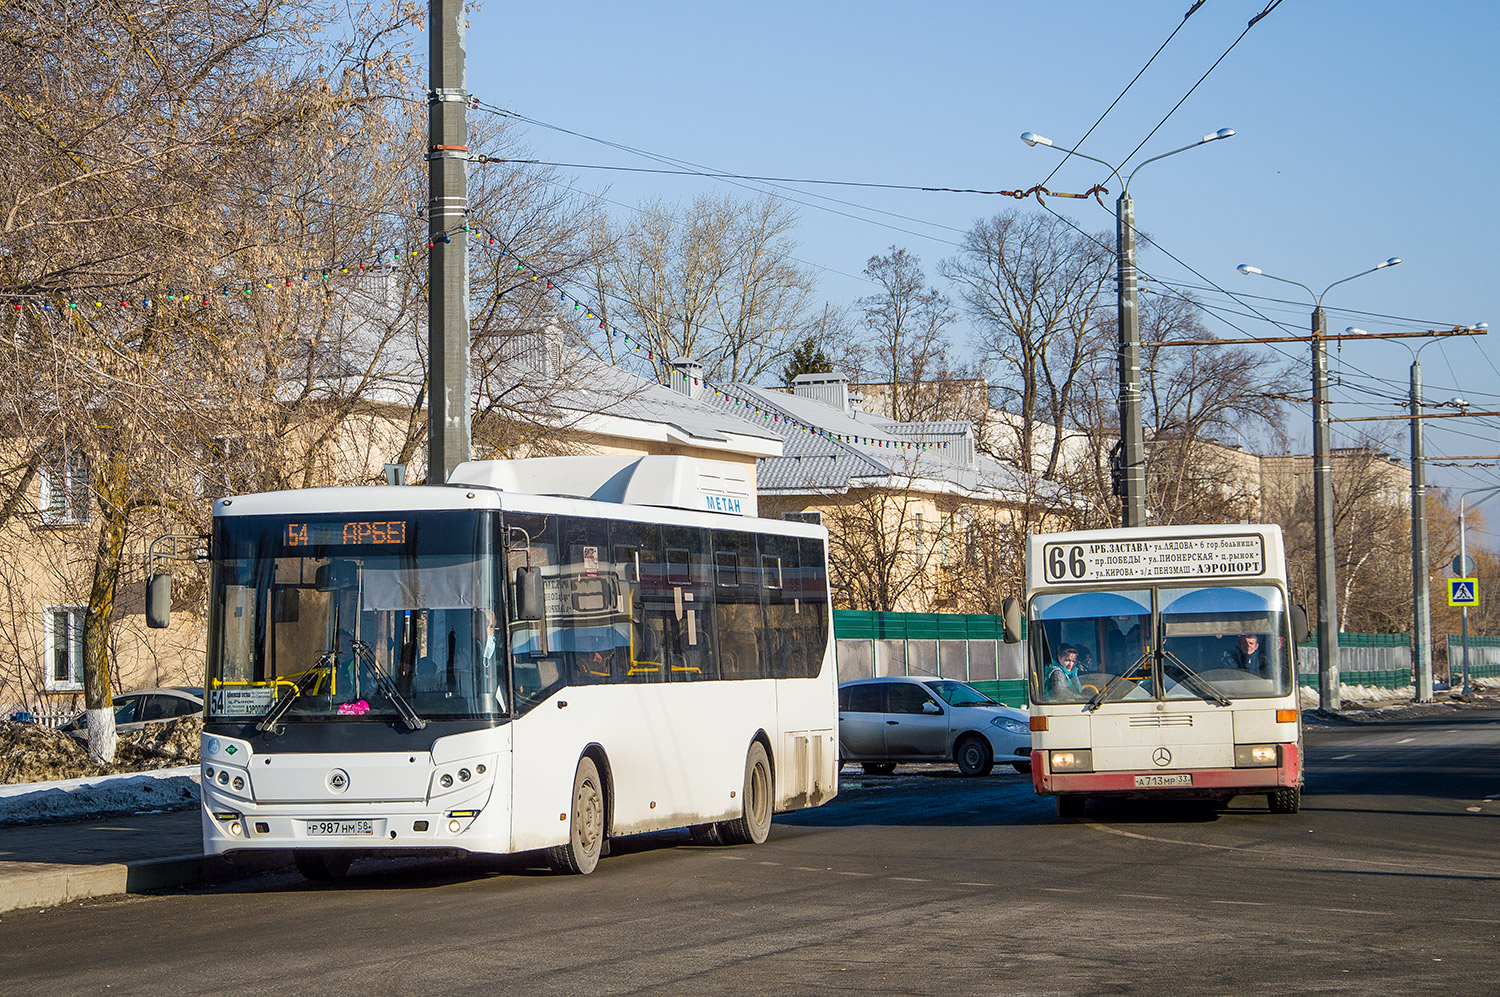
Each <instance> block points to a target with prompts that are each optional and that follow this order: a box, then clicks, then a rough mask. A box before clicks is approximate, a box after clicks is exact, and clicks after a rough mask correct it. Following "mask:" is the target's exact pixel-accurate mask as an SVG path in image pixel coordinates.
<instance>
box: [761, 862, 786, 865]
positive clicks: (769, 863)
mask: <svg viewBox="0 0 1500 997" xmlns="http://www.w3.org/2000/svg"><path fill="white" fill-rule="evenodd" d="M755 864H756V865H780V864H781V863H780V862H757V863H755Z"/></svg>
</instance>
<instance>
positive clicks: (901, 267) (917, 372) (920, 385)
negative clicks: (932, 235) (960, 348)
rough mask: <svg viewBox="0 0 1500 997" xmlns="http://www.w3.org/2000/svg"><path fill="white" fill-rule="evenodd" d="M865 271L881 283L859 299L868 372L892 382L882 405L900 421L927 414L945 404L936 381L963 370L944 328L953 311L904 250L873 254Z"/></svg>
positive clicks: (919, 264) (939, 381) (946, 300)
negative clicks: (874, 291) (877, 290)
mask: <svg viewBox="0 0 1500 997" xmlns="http://www.w3.org/2000/svg"><path fill="white" fill-rule="evenodd" d="M864 274H865V276H866V277H868V278H870V279H871V280H873V281H874V282H875V283H877V284H879V285H880V287H881V290H880V292H879V293H877V294H872V295H869V296H868V297H864V298H861V299H859V301H858V302H857V304H858V307H860V308H861V309H863V311H864V316H863V317H864V329H865V336H866V349H867V356H868V371H869V374H870V375H871V376H872V379H874V380H878V381H879V382H883V383H884V384H885V385H887V386H888V387H887V389H886V390H885V391H884V392H882V398H881V399H880V401H881V406H880V407H881V409H882V411H883V412H884V413H885V414H886V415H888V416H890V417H891V418H892V419H895V420H896V421H898V422H915V421H917V420H920V419H924V418H929V417H930V412H931V410H932V409H933V408H934V407H935V406H941V404H942V399H941V392H939V391H935V390H934V388H933V385H942V384H944V383H946V382H949V381H951V380H953V379H954V377H955V376H957V375H958V374H959V373H960V372H958V371H956V370H955V369H954V367H955V364H954V363H953V360H952V357H951V355H950V354H951V346H950V344H949V342H948V338H947V335H946V332H945V330H946V329H947V328H948V326H949V325H950V324H952V322H953V317H954V316H953V309H952V307H951V306H950V305H949V303H948V299H947V298H946V297H945V296H944V295H943V294H942V292H941V291H938V290H937V289H936V288H932V287H929V286H928V285H927V276H926V274H924V273H923V272H922V261H921V260H920V259H918V258H917V257H916V256H915V255H914V254H912V253H909V252H907V251H906V250H905V249H899V248H897V247H895V246H892V247H891V251H890V252H889V253H887V254H886V255H885V256H872V257H870V261H869V262H868V263H866V264H865V269H864Z"/></svg>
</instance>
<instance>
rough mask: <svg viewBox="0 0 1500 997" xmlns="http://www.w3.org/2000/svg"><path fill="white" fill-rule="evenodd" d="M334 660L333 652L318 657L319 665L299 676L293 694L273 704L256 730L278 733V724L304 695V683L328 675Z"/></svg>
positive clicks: (293, 684) (293, 685)
mask: <svg viewBox="0 0 1500 997" xmlns="http://www.w3.org/2000/svg"><path fill="white" fill-rule="evenodd" d="M332 658H333V652H332V651H327V652H325V653H324V654H322V655H320V656H319V657H318V663H317V664H316V665H313V666H312V667H311V668H309V669H308V670H307V671H305V672H303V673H302V674H301V675H300V676H298V678H297V681H295V682H293V683H292V692H291V694H290V695H288V696H285V697H283V698H281V699H278V700H276V702H275V703H273V704H271V708H270V709H269V710H267V711H266V712H265V715H264V716H262V717H261V718H260V722H259V723H257V724H256V725H255V729H256V730H259V731H269V732H270V733H273V734H274V733H276V724H277V722H279V721H280V720H281V718H282V717H284V716H286V711H287V710H290V709H291V708H292V703H293V702H295V701H296V699H297V697H298V696H300V695H302V683H304V682H306V681H308V679H309V678H312V677H320V676H323V675H327V674H328V673H329V672H330V671H331V670H332V668H333V661H332Z"/></svg>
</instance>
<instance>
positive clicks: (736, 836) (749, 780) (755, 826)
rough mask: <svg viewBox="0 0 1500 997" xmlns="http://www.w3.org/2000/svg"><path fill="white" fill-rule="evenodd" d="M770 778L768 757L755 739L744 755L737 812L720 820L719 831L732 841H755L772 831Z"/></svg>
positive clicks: (748, 842)
mask: <svg viewBox="0 0 1500 997" xmlns="http://www.w3.org/2000/svg"><path fill="white" fill-rule="evenodd" d="M775 789H776V786H775V783H774V782H773V781H772V778H771V760H770V759H769V758H767V757H766V748H765V745H763V744H761V743H760V742H759V741H754V742H752V743H751V745H750V751H749V753H748V754H746V755H745V788H744V791H743V792H742V793H741V794H740V810H741V814H740V816H739V817H738V818H737V819H735V820H726V821H720V822H719V834H720V835H721V836H722V837H723V839H724V840H725V842H727V843H728V844H731V845H758V844H760V843H761V842H763V841H765V840H766V838H768V837H769V836H770V834H771V814H772V811H773V809H774V807H775V803H776V792H775Z"/></svg>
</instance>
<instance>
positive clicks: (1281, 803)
mask: <svg viewBox="0 0 1500 997" xmlns="http://www.w3.org/2000/svg"><path fill="white" fill-rule="evenodd" d="M1266 802H1267V803H1269V804H1270V805H1271V812H1272V813H1273V814H1294V813H1296V812H1297V811H1298V810H1301V809H1302V789H1301V788H1300V787H1298V786H1292V787H1290V788H1289V789H1278V790H1276V791H1275V792H1271V793H1267V794H1266Z"/></svg>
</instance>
